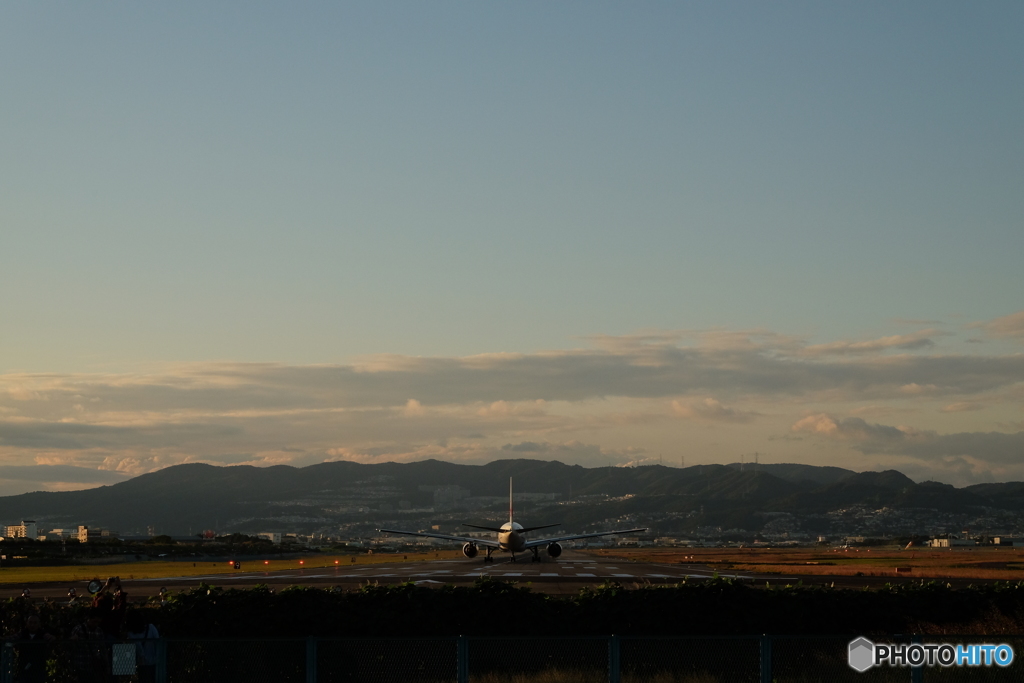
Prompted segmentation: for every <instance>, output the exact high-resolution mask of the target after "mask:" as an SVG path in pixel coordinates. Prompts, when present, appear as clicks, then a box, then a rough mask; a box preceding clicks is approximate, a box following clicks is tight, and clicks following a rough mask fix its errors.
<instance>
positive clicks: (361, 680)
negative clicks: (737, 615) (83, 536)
mask: <svg viewBox="0 0 1024 683" xmlns="http://www.w3.org/2000/svg"><path fill="white" fill-rule="evenodd" d="M992 638H993V637H991V636H988V637H983V636H979V637H976V638H966V637H963V636H958V637H957V640H956V642H963V643H969V642H974V643H979V642H985V641H991V640H992ZM941 639H942V640H943V641H946V642H948V641H949V640H950V639H949V638H945V637H943V638H941ZM851 640H852V637H849V636H822V637H806V636H766V635H761V636H707V637H636V636H607V637H605V636H600V637H571V636H566V637H556V638H551V637H536V638H522V637H512V638H497V637H494V638H488V637H457V638H456V637H436V638H365V639H356V638H293V639H266V640H256V639H222V640H215V639H185V638H169V639H160V640H155V641H145V642H143V643H139V642H127V641H125V642H113V641H109V642H104V641H61V642H54V643H46V642H43V643H41V642H38V641H36V642H31V643H29V642H18V641H8V642H5V643H4V646H3V648H2V649H0V655H2V656H0V683H41V682H43V681H47V682H53V683H112V682H114V681H116V682H117V683H129V682H133V683H225V682H226V681H237V680H245V681H247V682H249V683H526V682H527V681H530V682H537V683H591V682H593V683H599V682H600V683H605V682H607V683H641V682H643V683H811V682H815V683H818V682H820V683H845V682H847V681H849V682H850V683H853V682H857V683H865V682H870V683H889V682H890V681H891V682H893V683H895V682H896V681H899V682H901V683H923V682H924V681H927V682H928V683H958V682H959V681H961V680H963V681H966V680H968V678H969V680H970V681H972V682H973V681H986V680H992V681H996V680H999V681H1004V680H1024V663H1021V664H1018V663H1017V662H1016V661H1014V663H1013V664H1012V665H1011V666H1010V667H1009V670H1007V669H1006V668H1002V669H999V668H992V669H985V668H979V667H970V668H960V667H949V668H940V667H925V668H901V667H876V668H874V669H871V670H869V671H867V672H865V673H858V672H856V671H854V670H853V669H852V668H850V667H849V665H848V664H847V647H848V644H849V642H850V641H851ZM998 640H999V642H1007V643H1009V644H1011V645H1012V646H1013V648H1014V651H1015V652H1020V651H1021V649H1019V648H1021V647H1024V636H1021V637H1012V638H1011V637H999V638H998ZM889 642H902V643H910V642H912V638H911V637H909V636H906V637H899V638H893V639H889ZM915 642H920V641H919V639H918V640H917V641H915ZM1016 669H1019V671H1016V676H1014V670H1016Z"/></svg>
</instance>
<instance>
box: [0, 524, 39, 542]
mask: <svg viewBox="0 0 1024 683" xmlns="http://www.w3.org/2000/svg"><path fill="white" fill-rule="evenodd" d="M4 536H6V537H7V538H31V539H33V540H35V539H36V538H38V537H39V534H38V532H37V531H36V523H35V522H33V521H32V520H24V521H22V523H21V524H13V525H8V526H7V528H6V530H5V532H4Z"/></svg>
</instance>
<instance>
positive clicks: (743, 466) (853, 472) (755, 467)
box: [0, 458, 1020, 498]
mask: <svg viewBox="0 0 1024 683" xmlns="http://www.w3.org/2000/svg"><path fill="white" fill-rule="evenodd" d="M517 461H525V462H529V463H551V464H559V465H563V466H566V467H573V466H574V465H569V464H567V463H563V462H561V461H560V460H534V459H531V458H504V459H498V460H491V461H488V462H484V463H453V462H450V461H447V460H437V459H433V458H430V459H426V460H413V461H409V462H397V461H385V462H369V463H362V462H354V461H351V460H342V461H338V460H334V461H324V462H317V463H310V464H307V465H298V466H296V465H288V464H283V463H282V464H277V465H264V466H262V467H287V468H290V469H305V468H308V467H316V466H319V465H330V464H335V463H342V462H343V463H346V464H352V465H373V466H376V465H412V464H421V463H428V462H436V463H444V464H449V465H459V466H466V467H486V466H488V465H491V464H494V463H499V462H517ZM186 465H203V466H207V467H217V468H221V469H227V468H233V467H248V468H255V467H261V466H259V465H250V464H247V463H242V464H234V465H217V464H213V463H205V462H187V463H178V464H175V465H168V466H167V467H164V468H161V469H158V470H152V471H150V472H142V473H140V474H136V475H122V476H123V477H124V478H123V479H120V480H118V481H110V482H108V483H105V484H97V485H95V486H86V487H82V488H74V489H63V491H87V490H91V489H97V488H103V487H105V486H112V485H115V484H120V483H124V482H127V481H130V480H131V479H135V478H137V477H141V476H145V475H150V474H156V473H159V472H160V471H161V470H166V469H170V468H173V467H181V466H186ZM792 465H796V466H800V467H812V468H823V469H824V468H833V469H840V470H844V471H846V472H849V473H850V474H851V475H856V474H884V473H885V472H896V473H897V474H900V475H902V476H905V477H907V475H906V474H905V473H903V472H901V471H899V470H897V469H887V470H850V469H847V468H845V467H839V466H837V465H806V464H804V463H792V462H779V463H764V462H760V463H753V462H743V461H738V462H726V463H706V464H696V465H686V466H675V465H672V464H664V463H661V462H644V463H640V464H618V465H597V466H592V467H587V466H585V465H578V466H579V467H583V468H584V469H612V468H639V467H664V468H668V469H677V470H684V469H692V468H698V467H705V466H717V467H730V468H734V469H739V470H740V471H741V472H742V471H747V468H751V470H752V471H757V470H758V469H759V468H763V467H768V468H769V469H770V468H772V467H785V466H792ZM86 472H88V473H91V472H92V470H86ZM766 473H767V474H771V472H770V471H769V472H766ZM773 476H774V475H773ZM907 478H908V479H911V478H910V477H907ZM911 481H913V482H914V483H915V484H924V483H938V484H944V485H951V486H954V487H955V488H958V489H959V488H966V487H968V486H972V485H973V484H965V485H964V486H955V485H953V484H949V483H948V482H942V481H935V480H931V479H925V480H914V479H911ZM986 483H989V482H986ZM998 483H1006V484H1013V483H1020V482H1016V481H1005V482H998ZM821 485H822V486H825V484H821ZM60 492H61V491H53V490H32V491H22V492H20V493H14V494H3V495H0V498H6V497H11V496H20V495H26V494H31V493H60ZM521 493H530V492H529V491H523V492H521Z"/></svg>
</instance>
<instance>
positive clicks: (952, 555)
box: [587, 547, 1024, 581]
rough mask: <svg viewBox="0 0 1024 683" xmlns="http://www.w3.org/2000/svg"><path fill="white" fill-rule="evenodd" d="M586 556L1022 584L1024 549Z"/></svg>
mask: <svg viewBox="0 0 1024 683" xmlns="http://www.w3.org/2000/svg"><path fill="white" fill-rule="evenodd" d="M587 552H588V553H592V554H595V555H598V556H601V557H615V558H622V559H627V560H634V561H636V562H659V563H667V564H704V565H707V566H709V567H712V568H715V569H718V568H720V569H722V570H723V571H725V570H728V571H739V572H757V573H760V574H786V575H794V574H800V575H811V576H893V577H895V576H909V577H915V578H936V579H984V580H989V581H995V580H998V581H1021V580H1024V550H1022V549H1010V548H982V547H978V548H970V549H968V548H953V549H948V548H947V549H930V548H911V549H908V550H903V549H901V548H892V547H880V548H844V549H839V548H820V549H819V548H671V549H670V548H649V549H648V548H640V549H625V550H592V551H587ZM897 570H899V571H897Z"/></svg>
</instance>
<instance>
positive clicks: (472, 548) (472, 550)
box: [462, 543, 479, 558]
mask: <svg viewBox="0 0 1024 683" xmlns="http://www.w3.org/2000/svg"><path fill="white" fill-rule="evenodd" d="M477 552H479V551H478V550H477V549H476V544H475V543H467V544H466V545H464V546H462V554H463V555H465V556H466V557H468V558H474V557H476V554H477Z"/></svg>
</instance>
